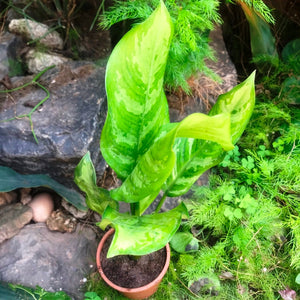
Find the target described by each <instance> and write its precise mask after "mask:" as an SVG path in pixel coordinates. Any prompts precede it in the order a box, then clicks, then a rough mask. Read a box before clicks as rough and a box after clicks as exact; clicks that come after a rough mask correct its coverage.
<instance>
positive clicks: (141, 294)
mask: <svg viewBox="0 0 300 300" xmlns="http://www.w3.org/2000/svg"><path fill="white" fill-rule="evenodd" d="M114 231H115V230H114V229H113V228H112V229H110V230H109V231H108V232H106V233H105V235H104V236H103V238H102V239H101V241H100V243H99V245H98V249H97V254H96V262H97V268H98V271H99V273H100V275H101V277H102V279H103V280H104V281H105V282H106V283H107V284H108V285H109V286H110V287H112V288H113V289H115V290H117V291H119V292H120V293H122V294H123V295H124V296H125V297H127V298H129V299H145V298H147V297H150V296H151V295H153V294H154V293H155V292H156V291H157V289H158V286H159V284H160V282H161V281H162V279H163V277H164V275H165V274H166V272H167V270H168V267H169V264H170V246H169V244H167V245H166V247H165V250H166V260H165V264H164V267H163V269H162V271H161V272H160V274H159V275H158V277H157V278H156V279H154V280H153V281H152V282H150V283H148V284H147V285H144V286H141V287H137V288H126V287H121V286H118V285H116V284H115V283H113V282H112V281H111V280H109V279H108V278H107V276H106V275H105V273H104V271H103V268H102V266H101V255H103V254H102V253H101V251H102V248H103V246H104V244H105V242H106V240H107V239H108V238H109V237H110V236H111V235H112V234H114Z"/></svg>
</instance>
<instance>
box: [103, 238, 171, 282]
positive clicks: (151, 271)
mask: <svg viewBox="0 0 300 300" xmlns="http://www.w3.org/2000/svg"><path fill="white" fill-rule="evenodd" d="M112 238H113V237H112V236H110V237H109V238H108V239H107V241H106V242H105V243H104V247H103V249H102V251H101V265H102V268H103V271H104V273H105V275H106V277H107V278H108V279H109V280H110V281H112V282H113V283H114V284H116V285H118V286H121V287H125V288H137V287H141V286H144V285H147V284H148V283H150V282H151V281H153V280H154V279H156V278H157V276H158V275H159V274H160V272H161V271H162V269H163V267H164V264H165V262H166V249H165V248H163V249H161V250H158V251H156V252H152V253H150V254H148V255H143V256H140V257H135V256H130V255H119V256H115V257H112V258H106V256H107V252H108V248H109V246H110V243H111V241H112Z"/></svg>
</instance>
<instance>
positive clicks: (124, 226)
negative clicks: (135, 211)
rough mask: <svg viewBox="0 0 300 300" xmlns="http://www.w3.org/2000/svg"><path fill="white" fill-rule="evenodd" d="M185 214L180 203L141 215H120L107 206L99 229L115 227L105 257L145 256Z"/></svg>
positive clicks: (167, 236) (165, 240)
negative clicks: (167, 208)
mask: <svg viewBox="0 0 300 300" xmlns="http://www.w3.org/2000/svg"><path fill="white" fill-rule="evenodd" d="M187 216H188V211H187V208H186V207H185V205H184V204H183V203H181V204H180V205H178V206H177V207H176V208H174V209H172V210H170V211H168V212H164V213H159V214H158V213H156V214H151V215H144V216H131V215H128V214H121V213H119V212H117V211H116V210H114V209H112V208H111V207H109V206H108V207H107V209H106V210H105V211H104V214H103V216H102V217H103V219H102V221H101V223H100V227H101V228H102V229H103V230H104V229H105V227H106V226H107V225H109V224H110V225H112V227H114V228H115V234H114V238H113V240H112V243H111V246H110V248H109V250H108V254H107V257H113V256H116V255H125V254H126V255H146V254H149V253H151V252H154V251H157V250H159V249H161V248H163V247H164V246H165V245H166V244H167V243H168V242H169V241H170V239H171V238H172V236H173V235H174V234H175V232H176V231H177V229H178V227H179V226H180V223H181V219H182V217H187Z"/></svg>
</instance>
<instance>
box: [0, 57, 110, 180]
mask: <svg viewBox="0 0 300 300" xmlns="http://www.w3.org/2000/svg"><path fill="white" fill-rule="evenodd" d="M104 73H105V70H104V68H100V67H95V65H93V64H90V63H80V62H68V63H66V64H65V65H64V66H61V67H58V68H54V69H51V70H49V71H48V72H46V73H45V74H44V75H43V76H42V77H41V78H40V79H39V82H40V83H41V84H42V85H43V86H44V87H45V88H46V89H47V90H48V91H49V94H50V97H49V99H47V100H46V101H45V102H44V104H43V105H42V106H39V108H38V109H37V110H36V111H35V112H34V113H33V114H32V122H33V128H34V132H35V134H36V137H37V140H38V144H37V143H36V142H35V140H34V137H33V134H32V131H31V127H30V123H29V120H28V118H22V119H14V120H11V121H7V122H0V165H3V166H7V167H11V168H13V169H14V170H15V171H17V172H19V173H22V174H47V175H49V176H51V177H52V178H53V179H56V180H57V181H59V182H60V183H63V184H67V185H71V183H72V182H73V173H74V169H75V167H76V165H77V164H78V162H79V160H80V159H81V158H82V157H83V156H84V154H85V153H86V152H87V151H88V150H89V151H90V152H91V156H92V159H93V161H94V163H95V166H96V168H97V170H96V171H97V172H98V174H99V173H100V174H101V172H103V170H104V168H105V162H104V160H103V159H102V156H101V155H100V150H99V140H100V133H101V129H102V126H103V123H104V119H105V115H106V101H105V88H104ZM31 79H32V77H29V78H28V77H26V78H21V79H19V78H17V79H16V80H15V81H14V82H13V86H14V87H17V86H20V85H21V84H24V83H25V82H29V81H30V80H31ZM0 88H2V89H3V87H2V86H1V85H0ZM45 96H46V93H45V91H44V90H43V89H41V88H40V87H37V86H29V87H27V88H25V89H22V90H19V91H17V92H13V93H10V94H8V93H4V94H0V121H1V120H6V119H10V118H13V117H15V116H17V115H24V114H28V113H30V111H31V110H32V109H33V107H34V106H35V105H37V104H38V103H39V101H41V100H42V99H43V98H44V97H45Z"/></svg>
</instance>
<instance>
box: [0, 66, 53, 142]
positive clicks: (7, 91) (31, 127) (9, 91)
mask: <svg viewBox="0 0 300 300" xmlns="http://www.w3.org/2000/svg"><path fill="white" fill-rule="evenodd" d="M54 67H55V66H54V65H52V66H50V67H48V68H45V69H44V70H42V71H41V72H40V73H38V74H37V75H36V76H35V77H34V78H33V79H32V80H31V81H30V82H27V83H25V84H23V85H21V86H18V87H16V88H14V89H10V90H3V91H0V93H12V92H15V91H18V90H20V89H23V88H25V87H27V86H29V85H33V84H36V85H37V86H39V87H40V88H41V89H42V90H43V91H44V92H45V93H46V96H45V97H44V98H43V99H42V100H41V101H40V102H39V103H38V104H37V105H36V106H35V107H34V108H33V109H32V110H31V111H30V112H29V113H28V114H23V115H17V116H15V117H13V118H9V119H5V120H1V121H0V123H3V122H8V121H12V120H16V119H23V118H28V119H29V123H30V129H31V132H32V135H33V137H34V140H35V142H36V143H37V144H38V143H39V142H38V139H37V137H36V134H35V132H34V130H33V122H32V117H31V116H32V114H33V113H34V112H35V111H36V110H37V109H38V108H39V106H41V105H42V104H43V103H44V102H45V101H46V100H47V99H48V98H49V97H50V93H49V91H48V90H47V89H46V88H45V87H44V86H43V85H41V84H40V83H39V82H37V80H38V79H39V78H40V77H41V76H42V75H43V74H44V73H46V72H47V71H48V70H50V69H52V68H54Z"/></svg>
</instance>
